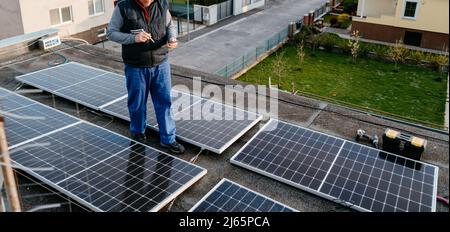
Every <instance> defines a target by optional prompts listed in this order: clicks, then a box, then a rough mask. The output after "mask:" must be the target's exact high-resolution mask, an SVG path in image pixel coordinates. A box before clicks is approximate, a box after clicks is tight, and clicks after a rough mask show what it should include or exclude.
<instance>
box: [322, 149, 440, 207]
mask: <svg viewBox="0 0 450 232" xmlns="http://www.w3.org/2000/svg"><path fill="white" fill-rule="evenodd" d="M437 171H438V169H437V167H434V166H431V165H427V164H423V163H420V162H416V161H413V160H409V159H405V158H403V157H400V156H396V155H392V154H388V153H385V152H380V151H379V150H376V149H373V148H369V147H365V146H362V145H359V144H356V143H351V142H346V143H345V145H344V147H343V148H342V151H341V153H340V154H339V155H338V156H337V159H336V162H335V163H334V165H333V168H332V169H331V170H330V172H329V175H328V177H327V178H326V179H325V181H324V184H323V186H322V188H321V189H320V192H321V193H324V194H327V195H329V196H331V197H333V198H335V199H339V200H341V201H344V202H347V204H348V205H349V206H350V207H360V208H363V209H367V210H370V211H374V212H395V211H402V212H406V211H407V212H431V211H434V208H435V206H434V204H435V202H436V199H435V196H436V193H435V191H436V189H435V188H436V186H437V179H436V178H437V176H438V173H437Z"/></svg>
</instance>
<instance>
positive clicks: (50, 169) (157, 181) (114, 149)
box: [0, 88, 295, 212]
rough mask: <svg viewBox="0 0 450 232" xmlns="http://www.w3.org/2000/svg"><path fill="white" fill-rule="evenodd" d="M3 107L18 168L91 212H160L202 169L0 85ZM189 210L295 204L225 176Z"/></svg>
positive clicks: (266, 209) (277, 207) (270, 208)
mask: <svg viewBox="0 0 450 232" xmlns="http://www.w3.org/2000/svg"><path fill="white" fill-rule="evenodd" d="M0 106H1V108H0V109H1V111H0V112H1V114H2V115H4V117H5V118H6V133H7V136H8V142H9V145H10V155H11V158H12V160H13V162H14V164H15V165H16V167H18V168H19V169H22V170H24V171H26V172H28V173H29V174H31V175H33V176H34V177H36V178H38V179H40V180H42V181H44V182H45V183H47V184H49V185H50V186H52V187H54V188H55V189H57V190H59V191H61V192H63V193H65V194H67V195H68V196H70V197H72V198H73V199H75V200H77V201H79V202H80V203H81V204H83V205H84V206H87V207H88V208H90V209H92V210H94V211H114V212H129V211H157V210H159V209H161V208H162V207H164V206H165V205H166V204H167V203H168V202H170V201H171V200H173V199H174V198H175V197H176V196H178V195H179V194H180V193H182V192H183V191H184V190H185V189H187V188H188V187H189V186H191V185H192V184H194V183H195V182H196V181H198V180H199V179H200V178H201V177H203V176H204V175H205V174H206V170H205V169H203V168H201V167H198V166H196V165H194V164H191V163H188V162H185V161H183V160H181V159H178V158H176V157H173V156H171V155H168V154H165V153H164V152H161V151H159V150H157V149H155V148H152V147H149V146H147V145H143V144H140V143H137V142H135V141H132V140H130V139H128V138H125V137H123V136H121V135H118V134H115V133H113V132H111V131H109V130H106V129H103V128H100V127H98V126H96V125H93V124H90V123H88V122H85V121H83V120H79V119H76V118H74V117H72V116H69V115H67V114H65V113H62V112H59V111H57V110H55V109H52V108H49V107H47V106H45V105H43V104H41V103H38V102H35V101H33V100H30V99H27V98H25V97H22V96H20V95H18V94H15V93H12V92H9V91H7V90H5V89H3V88H0ZM191 211H196V212H199V211H205V212H221V211H222V212H223V211H225V212H227V211H228V212H232V211H240V212H282V211H295V210H294V209H292V208H290V207H288V206H285V205H283V204H281V203H279V202H276V201H274V200H272V199H270V198H268V197H266V196H263V195H261V194H259V193H256V192H254V191H252V190H250V189H248V188H245V187H243V186H241V185H239V184H236V183H234V182H231V181H229V180H226V179H224V180H222V181H221V182H220V183H219V184H217V186H216V187H214V188H213V190H211V192H210V193H208V194H207V195H206V196H205V198H204V199H202V200H201V201H200V202H199V203H198V204H197V205H196V206H194V207H193V208H192V209H191Z"/></svg>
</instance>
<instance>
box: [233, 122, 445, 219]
mask: <svg viewBox="0 0 450 232" xmlns="http://www.w3.org/2000/svg"><path fill="white" fill-rule="evenodd" d="M231 162H232V163H233V164H236V165H239V166H241V167H244V168H247V169H250V170H252V171H255V172H258V173H260V174H263V175H266V176H268V177H270V178H274V179H276V180H279V181H281V182H284V183H287V184H289V185H292V186H294V187H297V188H300V189H303V190H305V191H308V192H311V193H314V194H316V195H319V196H322V197H325V198H327V199H330V200H333V201H335V202H338V203H341V204H343V205H345V206H348V207H351V208H354V209H357V210H360V211H383V212H390V211H435V201H436V193H437V177H438V168H437V167H436V166H433V165H429V164H426V163H423V162H419V161H413V160H410V159H406V158H402V157H399V156H396V155H393V154H389V153H386V152H383V151H380V150H377V149H373V148H370V147H367V146H363V145H360V144H356V143H353V142H350V141H345V140H342V139H339V138H336V137H333V136H330V135H325V134H322V133H319V132H314V131H311V130H309V129H306V128H302V127H300V126H296V125H292V124H289V123H286V122H281V121H277V120H270V121H269V122H268V123H267V124H266V125H265V126H264V128H262V129H261V130H260V131H259V132H258V133H257V134H256V135H255V136H254V137H253V138H252V139H251V140H250V141H249V142H248V143H247V144H246V145H245V146H244V147H243V148H242V149H241V150H240V151H239V152H238V153H237V154H236V155H235V156H233V157H232V158H231Z"/></svg>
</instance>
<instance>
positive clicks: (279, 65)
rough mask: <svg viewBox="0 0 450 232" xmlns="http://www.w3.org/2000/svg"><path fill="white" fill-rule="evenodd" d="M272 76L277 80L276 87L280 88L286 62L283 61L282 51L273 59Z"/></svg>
mask: <svg viewBox="0 0 450 232" xmlns="http://www.w3.org/2000/svg"><path fill="white" fill-rule="evenodd" d="M272 66H273V71H272V72H273V75H274V76H275V77H276V78H277V81H278V82H277V85H278V88H280V83H281V77H282V76H283V74H284V72H285V70H286V62H285V61H284V51H283V52H278V53H276V54H275V59H274V60H273V65H272Z"/></svg>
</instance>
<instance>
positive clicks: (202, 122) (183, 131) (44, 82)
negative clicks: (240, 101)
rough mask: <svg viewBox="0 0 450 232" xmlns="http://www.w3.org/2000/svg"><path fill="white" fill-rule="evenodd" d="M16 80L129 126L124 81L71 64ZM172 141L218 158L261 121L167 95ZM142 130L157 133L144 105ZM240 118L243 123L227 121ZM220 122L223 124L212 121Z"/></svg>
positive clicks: (179, 95)
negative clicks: (174, 135) (144, 126)
mask: <svg viewBox="0 0 450 232" xmlns="http://www.w3.org/2000/svg"><path fill="white" fill-rule="evenodd" d="M17 80H19V81H21V82H23V83H26V84H29V85H32V86H35V87H37V88H40V89H42V90H45V91H47V92H50V93H53V94H55V95H57V96H60V97H63V98H66V99H69V100H72V101H74V102H77V103H79V104H82V105H85V106H87V107H90V108H92V109H95V110H99V111H102V112H105V113H108V114H110V115H113V116H116V117H118V118H121V119H124V120H130V118H129V115H128V108H127V90H126V84H125V78H123V76H120V75H118V74H115V73H111V72H106V71H103V70H99V69H96V68H93V67H89V66H86V65H83V64H79V63H76V62H70V63H66V64H62V65H59V66H55V67H52V68H47V69H43V70H40V71H37V72H33V73H28V74H25V75H23V76H19V77H17ZM172 102H173V107H172V111H173V115H174V118H176V119H177V118H178V119H182V120H177V121H176V126H177V136H178V137H179V138H180V139H181V140H184V141H186V142H188V143H191V144H193V145H196V146H199V147H201V148H204V149H207V150H210V151H213V152H215V153H219V154H220V153H222V152H223V151H224V150H225V149H227V148H228V147H229V146H230V145H231V144H233V143H234V142H235V141H236V140H237V139H238V138H239V137H241V136H242V135H243V134H244V133H245V132H247V131H248V130H249V129H251V128H252V127H253V126H254V125H255V124H256V123H258V122H259V121H260V120H261V118H262V116H261V115H257V114H254V113H251V112H248V111H243V110H240V109H238V108H235V107H230V106H227V105H223V104H221V103H217V102H214V101H212V100H207V99H202V98H200V97H196V96H194V95H190V94H186V93H182V92H179V91H175V90H173V91H172ZM147 109H148V111H149V112H148V114H147V125H148V127H149V128H152V129H154V130H158V123H157V120H156V116H155V113H154V108H153V104H152V101H151V100H149V101H148V104H147ZM236 117H240V118H242V119H243V120H228V119H236ZM216 118H221V119H222V120H211V119H216Z"/></svg>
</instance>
